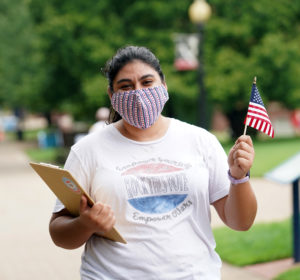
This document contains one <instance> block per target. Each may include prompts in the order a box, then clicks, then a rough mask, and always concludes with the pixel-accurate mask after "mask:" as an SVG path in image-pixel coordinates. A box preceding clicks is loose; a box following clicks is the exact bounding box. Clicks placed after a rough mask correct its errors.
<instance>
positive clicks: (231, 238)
mask: <svg viewBox="0 0 300 280" xmlns="http://www.w3.org/2000/svg"><path fill="white" fill-rule="evenodd" d="M213 232H214V236H215V239H216V243H217V247H216V251H217V252H218V254H219V255H220V257H221V259H222V260H223V261H225V262H228V263H231V264H233V265H237V266H244V265H250V264H256V263H262V262H268V261H272V260H278V259H283V258H289V257H291V256H292V224H291V220H286V221H282V222H273V223H268V224H256V225H254V226H253V227H252V228H251V229H250V230H249V231H246V232H238V231H233V230H231V229H229V228H227V227H221V228H216V229H214V231H213ZM299 279H300V278H299Z"/></svg>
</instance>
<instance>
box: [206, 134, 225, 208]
mask: <svg viewBox="0 0 300 280" xmlns="http://www.w3.org/2000/svg"><path fill="white" fill-rule="evenodd" d="M208 168H209V202H210V204H212V203H214V202H215V201H217V200H219V199H221V198H223V197H224V196H226V195H228V193H229V188H230V181H229V179H228V175H227V171H228V163H227V155H226V153H225V151H224V149H223V147H222V146H221V144H220V142H219V141H218V140H217V138H216V137H215V136H214V135H211V139H210V141H209V149H208Z"/></svg>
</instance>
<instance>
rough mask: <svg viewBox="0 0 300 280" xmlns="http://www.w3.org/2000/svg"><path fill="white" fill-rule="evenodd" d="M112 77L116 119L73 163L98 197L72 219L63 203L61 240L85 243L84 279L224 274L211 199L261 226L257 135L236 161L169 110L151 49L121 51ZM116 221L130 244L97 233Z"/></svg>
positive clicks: (58, 211) (231, 220) (237, 222)
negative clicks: (254, 183) (254, 171)
mask: <svg viewBox="0 0 300 280" xmlns="http://www.w3.org/2000/svg"><path fill="white" fill-rule="evenodd" d="M106 75H107V78H108V82H109V87H108V94H109V97H110V99H111V104H112V107H113V108H114V110H115V111H116V112H117V113H116V115H115V116H114V118H113V121H114V122H113V123H111V124H110V125H108V126H107V127H106V128H105V129H103V130H101V131H99V132H97V133H94V134H91V135H89V136H87V137H86V138H84V139H82V140H81V141H79V142H78V143H77V144H76V145H74V146H73V147H72V149H71V152H70V154H69V157H68V159H67V161H66V165H65V168H66V169H68V170H70V171H71V172H72V173H73V174H74V175H75V176H76V178H77V180H78V181H79V183H80V184H81V185H82V186H84V187H85V188H86V190H87V192H88V193H89V194H90V195H91V196H92V198H93V199H94V200H95V201H97V203H96V204H95V205H94V206H93V207H92V208H90V207H89V206H88V205H87V200H86V198H85V197H82V200H81V205H80V215H79V216H78V217H72V216H71V215H70V214H69V213H68V211H67V210H66V209H65V208H64V206H63V205H62V204H61V203H60V202H59V201H58V202H57V204H56V207H55V209H54V213H53V216H52V218H51V221H50V233H51V236H52V239H53V241H54V243H55V244H56V245H58V246H60V247H63V248H67V249H74V248H78V247H80V246H82V245H83V244H85V251H84V253H83V256H82V266H81V277H82V279H163V280H165V279H166V280H171V279H177V280H179V279H220V267H221V261H220V258H219V256H218V255H217V253H216V252H215V250H214V249H215V241H214V238H213V234H212V230H211V227H210V205H213V206H214V207H215V209H216V211H217V212H218V214H219V216H220V218H221V219H222V220H223V221H224V223H225V224H226V225H228V226H229V227H230V228H232V229H235V230H247V229H249V227H250V226H251V225H252V223H253V221H254V218H255V215H256V208H257V205H256V199H255V195H254V193H253V191H252V189H251V186H250V183H249V176H248V175H247V174H248V172H249V170H250V167H251V165H252V162H253V159H254V150H253V145H252V141H251V139H250V137H248V136H241V137H240V138H239V139H238V140H237V141H236V143H235V145H234V146H233V148H232V149H231V151H230V153H229V156H228V161H227V157H226V155H225V153H224V151H223V149H222V147H221V145H220V144H219V142H218V141H217V140H216V138H215V137H214V136H213V135H212V134H210V133H209V132H207V131H205V130H204V129H202V128H199V127H196V126H193V125H190V124H187V123H184V122H181V121H179V120H175V119H170V118H167V117H164V116H162V115H161V112H162V109H163V107H164V104H165V102H167V100H168V92H167V84H166V82H165V78H164V75H163V73H162V71H161V68H160V65H159V61H158V59H157V58H156V57H155V56H154V55H153V53H151V52H150V51H149V50H148V49H146V48H144V47H134V46H129V47H125V48H122V49H120V50H119V51H118V52H117V54H116V55H115V56H114V57H113V58H112V59H111V60H110V61H109V62H108V64H107V67H106ZM230 181H231V182H230ZM114 225H115V226H116V228H117V229H118V230H119V232H120V233H121V234H122V236H123V237H124V238H125V239H126V240H127V242H128V243H127V244H121V243H117V242H113V241H110V240H107V239H105V238H101V237H99V236H96V235H94V233H95V232H99V231H100V232H103V233H105V232H108V231H109V230H110V229H111V228H112V227H113V226H114Z"/></svg>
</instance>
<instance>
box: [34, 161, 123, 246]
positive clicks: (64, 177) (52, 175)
mask: <svg viewBox="0 0 300 280" xmlns="http://www.w3.org/2000/svg"><path fill="white" fill-rule="evenodd" d="M29 164H30V165H31V167H32V168H33V169H34V170H35V171H36V172H37V173H38V175H39V176H40V177H41V178H42V179H43V180H44V182H45V183H46V184H47V185H48V187H49V188H50V189H51V190H52V192H53V193H54V194H55V195H56V197H57V198H58V199H59V200H60V201H61V202H62V203H63V204H64V205H65V207H66V208H67V209H68V211H69V212H70V213H71V214H72V215H74V216H78V215H79V205H80V198H81V196H82V195H83V194H84V195H85V196H86V197H87V199H88V204H89V205H90V206H92V205H94V201H93V200H92V198H91V197H90V196H89V195H88V194H87V193H86V192H85V190H84V189H83V188H82V187H81V186H80V185H79V184H78V182H77V181H76V179H75V178H74V177H73V176H72V174H71V173H70V172H69V171H68V170H65V169H62V168H60V167H58V166H55V165H51V164H46V163H33V162H30V163H29ZM99 235H100V236H102V237H105V238H107V239H110V240H113V241H117V242H121V243H124V244H126V243H127V242H126V240H125V239H124V238H123V237H122V236H121V234H120V233H119V232H118V231H117V230H116V229H115V227H113V228H112V229H111V230H110V231H109V232H108V233H106V234H105V235H102V234H99Z"/></svg>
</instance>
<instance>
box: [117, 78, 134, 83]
mask: <svg viewBox="0 0 300 280" xmlns="http://www.w3.org/2000/svg"><path fill="white" fill-rule="evenodd" d="M123 82H131V80H130V79H121V80H119V81H117V84H120V83H123Z"/></svg>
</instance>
